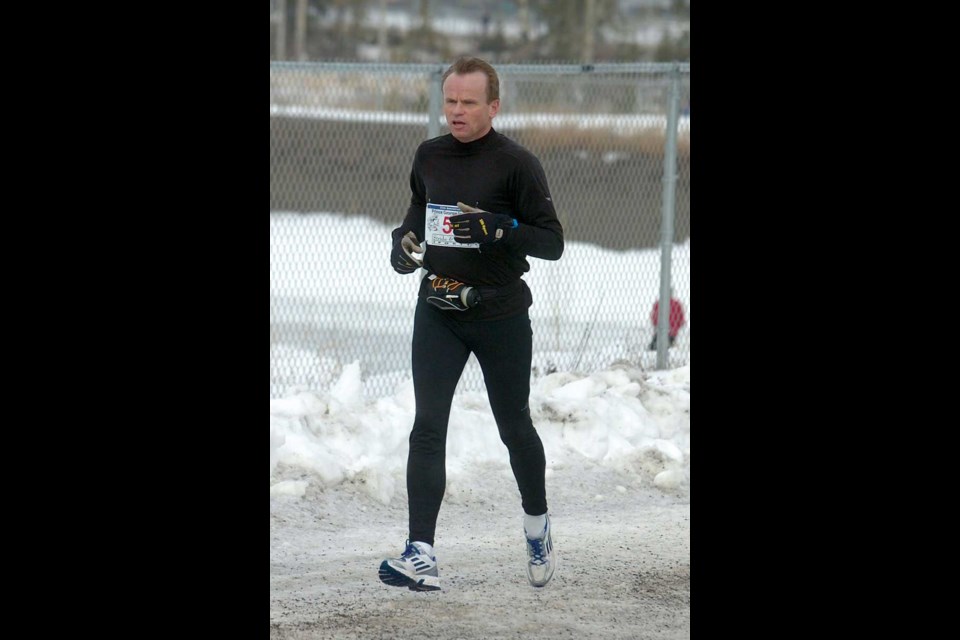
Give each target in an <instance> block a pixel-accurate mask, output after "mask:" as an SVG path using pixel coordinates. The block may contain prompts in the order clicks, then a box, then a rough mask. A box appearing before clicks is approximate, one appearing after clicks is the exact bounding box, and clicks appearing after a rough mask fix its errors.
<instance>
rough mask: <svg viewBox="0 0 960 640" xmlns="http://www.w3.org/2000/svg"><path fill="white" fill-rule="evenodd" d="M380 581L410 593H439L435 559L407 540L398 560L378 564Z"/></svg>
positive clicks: (438, 573)
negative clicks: (402, 588) (406, 589)
mask: <svg viewBox="0 0 960 640" xmlns="http://www.w3.org/2000/svg"><path fill="white" fill-rule="evenodd" d="M380 580H381V582H383V583H384V584H388V585H390V586H391V587H407V588H408V589H410V591H439V590H440V572H439V571H437V558H436V557H434V556H431V555H429V554H427V553H425V552H424V549H423V548H422V547H420V546H419V544H418V543H416V542H410V541H409V540H407V548H406V549H404V551H403V553H402V554H401V555H400V557H399V558H387V559H386V560H384V561H383V562H381V563H380Z"/></svg>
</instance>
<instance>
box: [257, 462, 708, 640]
mask: <svg viewBox="0 0 960 640" xmlns="http://www.w3.org/2000/svg"><path fill="white" fill-rule="evenodd" d="M475 473H476V477H477V478H478V484H477V485H476V486H474V487H472V488H470V489H468V490H465V489H462V488H461V489H460V490H458V491H457V492H456V494H455V495H448V496H447V497H446V499H445V500H444V503H443V507H442V509H441V512H440V518H439V522H438V531H437V539H436V544H435V550H436V554H437V559H438V562H439V570H440V585H441V591H437V592H423V593H417V592H412V591H409V590H407V589H405V588H397V587H390V586H387V585H384V584H382V583H381V582H380V581H379V580H378V578H377V568H378V566H379V564H380V561H381V559H382V558H383V557H386V556H394V555H399V553H400V551H402V548H403V543H404V541H405V535H406V518H407V510H406V503H405V497H402V498H398V499H395V500H394V501H393V502H392V503H391V504H389V505H383V504H381V503H379V502H377V501H375V500H374V499H373V498H371V497H370V496H369V495H368V494H367V492H366V491H365V490H364V488H363V486H362V485H360V484H353V483H350V482H348V483H344V484H341V485H338V486H337V487H336V488H334V489H319V488H317V486H316V485H312V486H311V488H308V490H307V493H306V495H305V496H303V497H301V498H295V497H291V496H283V497H274V498H272V499H271V537H272V541H271V555H270V561H271V578H270V582H271V601H270V622H271V630H270V637H271V638H303V639H305V638H330V639H360V638H363V639H368V638H436V639H481V638H482V639H485V640H490V639H498V638H527V639H531V638H570V639H580V638H601V639H607V638H618V639H627V638H630V639H633V638H644V639H646V638H649V639H663V640H668V639H669V640H673V639H677V640H679V639H686V638H689V637H690V502H689V493H687V495H667V494H664V493H662V492H661V491H660V490H658V489H656V488H655V487H652V486H644V485H642V484H641V483H640V482H639V480H638V479H637V478H636V477H630V476H627V475H623V474H620V473H617V472H614V471H611V470H609V469H605V468H601V467H598V466H596V465H591V464H587V463H584V465H583V466H582V467H580V468H573V467H567V468H562V469H556V470H555V471H554V473H553V474H552V475H550V476H548V482H547V491H548V500H549V502H550V512H551V518H552V521H553V527H554V544H555V547H556V553H557V556H558V568H557V571H556V574H555V575H554V577H553V579H552V581H551V582H550V583H549V584H548V585H547V586H546V587H544V588H542V589H535V588H533V587H531V586H530V585H529V584H528V583H527V579H526V574H525V571H524V562H525V560H526V555H525V550H524V544H523V538H522V533H521V524H520V522H521V519H520V512H519V494H518V493H517V490H516V486H515V484H514V482H513V479H512V476H511V475H510V474H509V473H505V472H504V470H503V469H483V468H477V469H476V470H475ZM317 484H319V483H317ZM398 493H400V494H402V495H403V496H405V491H400V492H398Z"/></svg>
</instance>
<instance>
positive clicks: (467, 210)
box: [450, 202, 517, 244]
mask: <svg viewBox="0 0 960 640" xmlns="http://www.w3.org/2000/svg"><path fill="white" fill-rule="evenodd" d="M457 206H458V207H459V208H460V211H462V212H463V213H458V214H457V215H454V216H450V226H451V227H452V229H453V239H454V240H456V241H457V242H459V243H461V244H464V243H467V242H480V243H486V242H496V241H497V240H500V239H502V238H504V237H505V236H506V235H507V233H509V232H510V230H511V229H515V228H516V227H517V221H516V220H514V219H513V218H511V217H510V216H507V215H503V214H502V213H490V212H489V211H484V210H483V209H477V208H475V207H471V206H470V205H468V204H464V203H462V202H458V203H457Z"/></svg>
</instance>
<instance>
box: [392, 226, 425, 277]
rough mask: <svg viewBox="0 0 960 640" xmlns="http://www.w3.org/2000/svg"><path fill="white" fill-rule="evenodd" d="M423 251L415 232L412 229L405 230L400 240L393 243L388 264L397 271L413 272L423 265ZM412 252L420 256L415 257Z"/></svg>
mask: <svg viewBox="0 0 960 640" xmlns="http://www.w3.org/2000/svg"><path fill="white" fill-rule="evenodd" d="M423 252H424V249H423V248H422V247H421V246H420V245H419V244H418V243H417V236H416V234H414V233H413V231H407V233H406V235H404V236H403V237H402V238H400V242H397V243H396V244H394V245H393V252H392V253H391V254H390V265H391V266H392V267H393V270H394V271H396V272H397V273H413V272H414V271H416V270H417V269H418V268H419V267H422V266H423ZM414 253H418V254H420V256H419V257H415V256H414V255H413V254H414Z"/></svg>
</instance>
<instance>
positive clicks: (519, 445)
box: [407, 300, 547, 545]
mask: <svg viewBox="0 0 960 640" xmlns="http://www.w3.org/2000/svg"><path fill="white" fill-rule="evenodd" d="M456 313H457V312H456V311H441V310H439V309H436V308H434V307H432V306H430V305H429V304H427V303H425V302H424V301H423V300H420V301H418V303H417V310H416V314H415V317H414V327H413V387H414V394H415V397H416V402H417V410H416V417H415V418H414V422H413V430H412V431H411V432H410V453H409V456H408V458H407V496H408V498H409V505H410V540H411V541H413V540H419V541H422V542H427V543H430V544H431V545H432V544H433V542H434V533H435V531H436V525H437V514H438V513H439V512H440V503H441V502H442V501H443V493H444V490H445V489H446V481H447V473H446V465H445V456H446V443H447V422H448V420H449V418H450V405H451V404H452V402H453V394H454V391H455V390H456V388H457V382H458V381H459V380H460V375H461V374H462V373H463V368H464V366H465V365H466V363H467V358H468V357H469V355H470V353H471V352H473V354H474V355H475V356H476V358H477V362H478V363H479V364H480V368H481V369H482V370H483V379H484V383H485V384H486V387H487V396H488V397H489V399H490V408H491V409H492V410H493V417H494V419H495V420H496V422H497V429H499V431H500V439H501V440H502V441H503V443H504V444H505V445H506V446H507V450H508V451H509V454H510V466H511V468H512V469H513V475H514V477H515V478H516V480H517V487H518V488H519V489H520V496H521V498H522V506H523V510H524V512H525V513H528V514H530V515H539V514H541V513H546V512H547V498H546V491H545V488H544V472H545V470H546V458H545V457H544V453H543V443H542V442H541V441H540V436H539V435H538V434H537V431H536V429H534V427H533V421H532V420H531V419H530V407H529V405H528V401H529V397H530V361H531V356H532V348H533V332H532V331H531V329H530V316H529V315H528V313H527V312H526V311H524V312H522V313H519V314H517V315H515V316H511V317H509V318H505V319H503V320H493V321H487V322H460V321H458V320H457V319H456ZM454 428H457V425H454Z"/></svg>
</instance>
